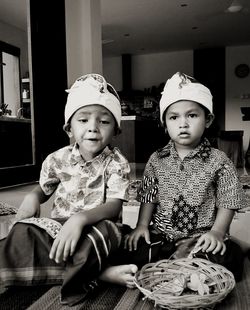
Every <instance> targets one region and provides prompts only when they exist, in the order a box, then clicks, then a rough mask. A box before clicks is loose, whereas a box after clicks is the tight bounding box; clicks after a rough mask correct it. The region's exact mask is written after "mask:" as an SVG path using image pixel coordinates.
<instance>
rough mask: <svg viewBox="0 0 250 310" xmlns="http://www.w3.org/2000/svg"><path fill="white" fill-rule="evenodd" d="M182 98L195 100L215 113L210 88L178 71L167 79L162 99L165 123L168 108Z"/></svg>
mask: <svg viewBox="0 0 250 310" xmlns="http://www.w3.org/2000/svg"><path fill="white" fill-rule="evenodd" d="M180 100H190V101H195V102H198V103H199V104H201V105H202V106H204V107H205V108H207V109H208V111H209V112H210V113H213V96H212V94H211V92H210V90H209V89H208V88H207V87H206V86H204V85H202V84H200V83H198V82H197V81H196V80H195V79H194V78H192V77H190V76H188V75H186V74H184V73H180V72H177V73H175V74H174V75H173V76H172V77H171V78H170V79H168V80H167V82H166V84H165V87H164V90H163V92H162V97H161V100H160V119H161V122H162V123H163V122H164V120H163V115H164V112H165V111H166V110H167V108H168V107H169V106H170V105H171V104H173V103H175V102H177V101H180Z"/></svg>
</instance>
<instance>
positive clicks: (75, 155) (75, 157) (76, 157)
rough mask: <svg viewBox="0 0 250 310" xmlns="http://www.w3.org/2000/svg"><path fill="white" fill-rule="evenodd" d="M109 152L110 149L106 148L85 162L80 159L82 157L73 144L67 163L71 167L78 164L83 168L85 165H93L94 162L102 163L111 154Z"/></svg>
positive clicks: (76, 146) (76, 145)
mask: <svg viewBox="0 0 250 310" xmlns="http://www.w3.org/2000/svg"><path fill="white" fill-rule="evenodd" d="M111 152H112V151H111V150H110V148H109V147H108V146H106V147H105V148H104V149H103V151H102V152H101V153H100V154H99V155H97V156H96V157H94V158H93V159H91V160H88V161H86V160H85V159H83V158H82V155H81V154H80V151H79V147H78V144H77V143H75V144H74V145H73V148H72V152H71V155H70V158H69V161H70V164H71V165H76V164H79V165H80V166H84V165H86V163H93V162H96V161H100V162H103V161H104V160H105V158H106V157H107V156H109V155H110V154H111Z"/></svg>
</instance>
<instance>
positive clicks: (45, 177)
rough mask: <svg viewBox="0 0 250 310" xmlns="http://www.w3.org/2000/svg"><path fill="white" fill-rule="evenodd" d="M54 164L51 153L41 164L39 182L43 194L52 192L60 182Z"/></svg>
mask: <svg viewBox="0 0 250 310" xmlns="http://www.w3.org/2000/svg"><path fill="white" fill-rule="evenodd" d="M55 166H56V164H55V158H54V156H53V154H50V155H48V156H47V158H46V159H45V160H44V162H43V164H42V168H41V172H40V179H39V184H40V186H41V188H42V190H43V192H44V194H45V195H51V194H53V192H54V191H55V190H56V188H57V186H58V184H59V182H60V180H59V178H58V177H57V174H56V170H55Z"/></svg>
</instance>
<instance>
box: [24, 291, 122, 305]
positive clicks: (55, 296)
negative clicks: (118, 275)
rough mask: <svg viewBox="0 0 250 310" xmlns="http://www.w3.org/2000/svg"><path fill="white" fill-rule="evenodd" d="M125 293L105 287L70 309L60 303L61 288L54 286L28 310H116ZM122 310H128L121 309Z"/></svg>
mask: <svg viewBox="0 0 250 310" xmlns="http://www.w3.org/2000/svg"><path fill="white" fill-rule="evenodd" d="M125 291H126V288H125V287H120V286H116V285H105V286H102V287H100V288H99V289H97V290H95V291H94V292H93V293H92V294H91V295H89V296H88V299H86V300H84V301H82V302H81V303H79V304H77V305H75V306H72V307H69V306H66V305H62V304H61V303H60V286H54V287H52V288H51V289H50V290H49V291H48V292H47V293H46V294H44V295H43V296H42V297H41V298H39V299H38V300H37V301H36V302H35V303H34V304H32V306H30V307H29V308H28V309H27V310H111V309H115V307H116V305H117V303H119V301H120V299H121V298H122V296H123V294H124V292H125ZM122 309H124V310H127V308H126V309H125V308H119V310H122Z"/></svg>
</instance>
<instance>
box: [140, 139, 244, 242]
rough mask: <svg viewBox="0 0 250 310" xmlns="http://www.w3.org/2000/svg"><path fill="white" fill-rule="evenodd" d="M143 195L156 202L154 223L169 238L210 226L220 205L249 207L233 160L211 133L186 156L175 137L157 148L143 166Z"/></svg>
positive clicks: (184, 235)
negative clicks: (179, 151)
mask: <svg viewBox="0 0 250 310" xmlns="http://www.w3.org/2000/svg"><path fill="white" fill-rule="evenodd" d="M139 200H140V201H141V202H144V203H156V209H155V212H154V214H153V219H152V222H153V227H154V229H155V230H156V231H158V232H160V233H163V234H165V236H166V238H168V239H169V240H177V239H180V238H185V237H192V236H199V235H200V234H202V233H204V232H205V231H208V230H210V229H211V227H212V225H213V224H214V221H215V217H216V210H217V208H228V209H234V210H237V209H240V208H243V207H246V200H245V196H244V191H243V188H242V184H241V183H240V181H239V177H238V174H237V171H236V168H235V166H234V165H233V163H232V162H231V160H230V159H229V158H228V157H227V156H226V154H225V153H224V152H222V151H220V150H218V149H215V148H212V147H211V145H210V143H209V141H208V140H207V139H204V140H203V141H202V142H201V143H200V145H198V146H197V147H196V149H194V150H193V151H192V152H190V153H189V154H188V155H187V156H186V157H185V158H184V159H183V160H181V159H180V157H179V156H178V154H177V152H176V149H175V147H174V143H173V141H171V140H170V142H169V143H168V144H167V145H166V146H165V147H164V148H162V149H160V150H158V151H156V152H154V153H153V154H152V155H151V157H150V159H149V161H148V162H147V165H146V168H145V171H144V177H143V182H142V186H141V188H140V190H139ZM144 207H146V205H145V206H144Z"/></svg>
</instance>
